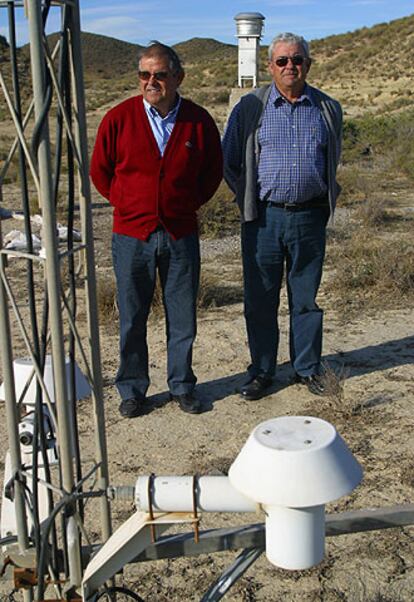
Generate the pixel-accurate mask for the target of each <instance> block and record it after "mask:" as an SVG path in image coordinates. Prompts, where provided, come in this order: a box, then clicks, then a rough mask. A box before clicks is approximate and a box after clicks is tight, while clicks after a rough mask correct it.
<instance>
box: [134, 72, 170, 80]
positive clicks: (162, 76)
mask: <svg viewBox="0 0 414 602" xmlns="http://www.w3.org/2000/svg"><path fill="white" fill-rule="evenodd" d="M169 75H170V74H169V72H168V71H156V72H155V73H150V72H149V71H138V77H139V79H142V81H144V82H149V80H150V79H151V77H155V79H156V80H157V82H165V80H166V79H167V78H168V76H169Z"/></svg>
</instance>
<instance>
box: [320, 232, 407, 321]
mask: <svg viewBox="0 0 414 602" xmlns="http://www.w3.org/2000/svg"><path fill="white" fill-rule="evenodd" d="M333 253H334V258H333V262H334V265H336V270H335V274H334V277H333V280H332V283H331V289H330V290H331V292H332V293H333V295H334V297H335V305H336V307H337V309H338V311H339V313H340V314H341V315H342V317H343V318H344V319H346V318H349V317H350V316H352V315H356V313H358V312H361V311H367V310H378V309H379V308H384V307H393V308H394V309H395V308H397V307H401V306H402V305H403V304H404V303H405V302H406V301H407V300H408V299H412V298H413V297H414V249H413V248H412V245H410V244H408V243H407V242H405V241H404V240H386V241H384V240H382V239H380V238H375V237H373V235H372V231H370V229H369V228H361V229H360V230H358V231H355V232H354V233H353V234H352V235H351V237H350V238H349V239H348V240H346V241H343V242H342V244H341V245H340V246H338V247H337V248H336V249H334V250H333Z"/></svg>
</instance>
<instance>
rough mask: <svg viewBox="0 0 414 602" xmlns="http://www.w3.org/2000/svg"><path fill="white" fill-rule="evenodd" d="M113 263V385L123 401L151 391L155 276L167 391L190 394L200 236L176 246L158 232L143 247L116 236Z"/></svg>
mask: <svg viewBox="0 0 414 602" xmlns="http://www.w3.org/2000/svg"><path fill="white" fill-rule="evenodd" d="M112 257H113V264H114V270H115V276H116V282H117V292H118V306H119V320H120V365H119V369H118V373H117V376H116V380H115V383H116V386H117V388H118V391H119V394H120V396H121V398H122V399H129V398H131V397H136V396H141V395H145V394H146V392H147V389H148V387H149V382H150V380H149V373H148V347H147V320H148V314H149V310H150V306H151V301H152V298H153V294H154V288H155V281H156V272H157V270H158V273H159V277H160V282H161V288H162V295H163V304H164V310H165V317H166V330H167V361H168V368H167V370H168V387H169V390H170V392H171V393H172V394H174V395H180V394H182V393H191V391H192V390H193V389H194V385H195V383H196V378H195V376H194V373H193V370H192V368H191V364H192V350H193V343H194V339H195V336H196V302H197V293H198V285H199V277H200V248H199V240H198V235H197V234H196V233H194V234H190V235H189V236H185V237H183V238H180V239H179V240H173V239H172V238H171V237H170V235H169V234H168V233H167V232H165V231H164V230H161V229H159V230H156V231H155V232H153V233H152V234H151V235H150V237H149V238H148V240H147V241H142V240H139V239H137V238H132V237H130V236H124V235H122V234H113V236H112Z"/></svg>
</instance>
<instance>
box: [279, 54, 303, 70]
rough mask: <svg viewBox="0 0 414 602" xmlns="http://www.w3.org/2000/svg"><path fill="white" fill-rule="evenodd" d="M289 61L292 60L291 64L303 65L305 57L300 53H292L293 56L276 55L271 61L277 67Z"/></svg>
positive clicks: (283, 65) (284, 65)
mask: <svg viewBox="0 0 414 602" xmlns="http://www.w3.org/2000/svg"><path fill="white" fill-rule="evenodd" d="M289 61H292V65H298V66H299V65H303V63H304V62H305V57H304V56H302V55H301V54H294V55H293V56H278V57H277V59H275V60H274V61H273V62H274V63H276V65H277V66H278V67H286V65H287V64H288V62H289Z"/></svg>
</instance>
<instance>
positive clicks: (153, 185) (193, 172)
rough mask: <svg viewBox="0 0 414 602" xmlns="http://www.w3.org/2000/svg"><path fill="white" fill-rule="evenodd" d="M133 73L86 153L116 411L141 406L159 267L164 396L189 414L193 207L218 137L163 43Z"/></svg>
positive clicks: (215, 181)
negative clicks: (135, 92) (134, 85)
mask: <svg viewBox="0 0 414 602" xmlns="http://www.w3.org/2000/svg"><path fill="white" fill-rule="evenodd" d="M138 77H139V85H140V92H141V94H140V95H139V96H135V97H133V98H129V99H128V100H126V101H124V102H122V103H121V104H119V105H117V106H116V107H114V108H113V109H111V110H110V111H109V112H108V113H107V114H106V115H105V117H104V118H103V120H102V123H101V124H100V126H99V130H98V135H97V138H96V142H95V148H94V151H93V155H92V160H91V178H92V181H93V183H94V185H95V187H96V189H97V190H98V191H99V192H100V194H102V195H103V196H104V197H105V198H107V199H108V200H109V202H110V203H111V205H112V206H113V209H114V211H113V235H112V255H113V263H114V269H115V275H116V281H117V292H118V306H119V316H120V365H119V369H118V373H117V376H116V385H117V388H118V391H119V394H120V396H121V398H122V401H121V405H120V406H119V411H120V413H121V414H122V416H126V417H128V418H133V417H134V416H138V415H140V414H143V413H145V411H146V410H147V408H148V402H147V399H146V392H147V389H148V386H149V382H150V381H149V374H148V348H147V341H146V333H147V320H148V314H149V310H150V305H151V301H152V298H153V293H154V287H155V279H156V272H157V271H158V274H159V279H160V282H161V287H162V294H163V302H164V308H165V315H166V329H167V355H168V387H169V390H170V398H171V399H173V400H175V401H177V402H178V404H179V406H180V408H181V409H182V410H184V411H185V412H189V413H192V414H198V413H200V411H201V410H202V408H201V404H200V401H199V400H198V399H197V398H195V397H194V394H193V390H194V386H195V383H196V377H195V375H194V373H193V370H192V367H191V364H192V348H193V343H194V339H195V335H196V298H197V292H198V284H199V274H200V250H199V239H198V231H197V215H196V212H197V209H199V208H200V207H201V205H203V204H204V203H206V202H207V201H208V200H209V199H210V198H211V197H212V196H213V194H214V193H215V191H216V190H217V187H218V185H219V183H220V180H221V177H222V154H221V147H220V137H219V133H218V130H217V127H216V125H215V123H214V121H213V119H212V118H211V117H210V115H209V114H208V113H207V111H205V110H204V109H203V108H202V107H200V106H198V105H196V104H194V103H193V102H191V101H189V100H186V99H184V98H182V97H180V95H179V94H178V92H177V90H178V87H179V86H180V84H181V82H182V80H183V78H184V71H183V68H182V65H181V62H180V59H179V57H178V56H177V54H176V53H175V51H174V50H173V49H172V48H170V47H168V46H165V45H164V44H161V43H159V42H152V43H151V44H150V45H149V46H148V47H147V48H144V49H142V50H141V51H140V56H139V71H138Z"/></svg>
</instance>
